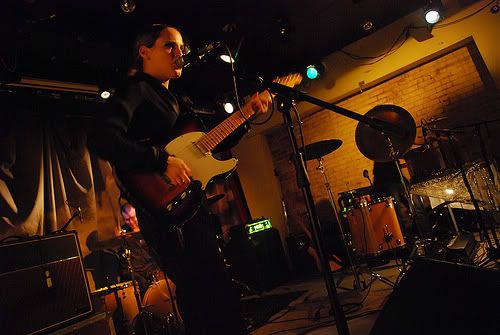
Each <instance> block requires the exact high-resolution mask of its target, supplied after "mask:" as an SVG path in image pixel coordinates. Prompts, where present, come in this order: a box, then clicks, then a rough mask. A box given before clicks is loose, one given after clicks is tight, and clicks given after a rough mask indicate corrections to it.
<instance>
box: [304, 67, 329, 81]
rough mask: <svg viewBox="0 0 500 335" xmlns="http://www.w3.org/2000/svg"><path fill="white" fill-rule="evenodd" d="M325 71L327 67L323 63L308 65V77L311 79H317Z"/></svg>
mask: <svg viewBox="0 0 500 335" xmlns="http://www.w3.org/2000/svg"><path fill="white" fill-rule="evenodd" d="M323 72H325V67H324V66H323V64H321V63H318V64H310V65H308V66H307V67H306V77H307V78H308V79H310V80H314V79H317V78H318V77H320V76H321V75H322V74H323Z"/></svg>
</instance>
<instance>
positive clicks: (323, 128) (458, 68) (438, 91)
mask: <svg viewBox="0 0 500 335" xmlns="http://www.w3.org/2000/svg"><path fill="white" fill-rule="evenodd" d="M471 57H480V55H479V54H478V53H477V48H474V47H473V48H467V47H462V48H460V49H458V50H455V51H453V52H451V53H449V54H446V55H443V56H442V57H440V58H438V59H436V60H434V61H432V62H429V63H426V64H423V65H421V66H419V67H416V68H414V69H412V70H410V71H408V72H405V73H404V74H402V75H400V76H397V77H394V78H392V79H390V80H388V81H385V82H383V83H382V84H380V85H377V86H376V87H373V88H371V89H369V90H365V91H364V92H362V93H359V94H357V95H354V96H352V97H350V98H348V99H345V100H343V101H341V102H338V105H339V106H341V107H344V108H347V109H350V110H353V111H355V112H357V113H360V114H365V113H366V112H368V111H369V110H371V109H372V108H373V107H375V106H376V105H378V104H388V103H393V104H397V105H399V106H402V107H403V108H405V109H407V110H408V111H409V112H410V114H411V115H412V116H413V117H414V119H415V122H416V124H417V125H418V124H420V122H421V120H422V119H424V120H429V119H430V118H432V117H435V116H446V117H447V119H446V122H445V123H443V124H440V126H443V127H453V126H456V125H463V124H465V123H467V122H478V121H480V120H487V119H493V118H495V116H496V115H498V110H497V109H496V108H498V107H495V106H498V104H499V98H498V93H497V92H495V93H496V94H497V96H496V98H495V97H492V96H491V94H487V89H486V87H485V83H483V81H482V79H481V78H485V77H487V76H488V75H489V74H488V73H487V72H486V71H487V69H486V68H481V69H480V70H481V71H482V72H486V73H479V72H478V69H477V68H476V66H475V62H474V61H473V59H472V58H471ZM490 90H491V89H490ZM493 91H494V89H493ZM303 121H304V124H303V128H304V134H305V137H306V143H312V142H316V141H320V140H324V139H331V138H339V139H341V140H342V141H343V144H342V146H341V147H340V148H339V149H338V150H337V151H335V152H334V153H331V154H329V155H327V156H325V157H324V161H323V164H324V166H325V170H326V174H327V177H328V179H329V183H330V186H331V188H332V192H333V194H334V196H335V197H336V196H337V194H338V193H339V192H343V191H347V190H350V189H354V188H359V187H364V186H368V182H367V180H366V179H364V178H363V176H362V171H363V169H367V170H368V171H370V173H371V170H372V168H373V162H372V161H370V160H369V159H367V158H366V157H364V156H363V155H362V154H361V153H360V152H359V150H358V149H357V147H356V143H355V131H356V126H357V124H358V122H357V121H354V120H350V119H348V118H346V117H344V116H341V115H337V114H334V113H332V112H330V111H327V110H324V111H320V112H318V113H316V114H314V115H312V116H310V117H307V118H305V119H303ZM499 128H500V125H498V126H496V127H493V126H492V127H491V129H492V130H493V131H490V133H491V134H492V136H493V137H494V138H492V139H490V141H491V143H498V134H499V131H498V130H499ZM296 131H297V132H296V133H297V135H298V130H297V129H296ZM469 137H470V136H469ZM267 138H268V144H269V146H270V149H271V153H272V155H273V159H274V163H275V166H276V167H277V169H278V170H279V171H280V184H281V187H282V191H283V194H284V195H285V198H287V199H285V201H286V203H287V206H288V208H293V210H290V213H289V219H290V221H289V222H290V225H291V231H297V230H299V228H298V227H297V226H294V225H296V224H297V222H299V220H304V217H303V214H304V212H305V206H304V204H303V202H302V195H301V193H300V191H299V190H298V189H297V186H296V180H295V172H294V169H293V164H290V163H288V162H287V160H288V156H289V153H290V151H291V149H289V143H288V137H287V134H286V131H285V130H284V129H283V128H279V129H278V130H276V131H274V132H272V133H270V134H268V136H267ZM471 138H472V140H471V139H467V140H464V141H463V142H464V144H463V145H464V148H463V149H462V150H463V151H464V152H467V153H468V154H469V155H470V156H474V155H476V154H475V153H476V152H477V151H478V150H477V149H478V148H477V143H476V142H477V139H474V137H473V136H472V137H471ZM471 146H472V147H471ZM474 146H475V147H474ZM497 150H499V149H498V148H497ZM476 156H477V155H476ZM307 165H308V171H309V177H310V180H311V191H312V193H313V195H314V196H315V197H316V198H315V200H316V201H317V200H319V198H326V197H327V192H326V188H325V185H324V180H323V177H322V176H321V174H320V173H319V172H318V171H317V170H316V166H317V162H316V161H310V162H308V163H307Z"/></svg>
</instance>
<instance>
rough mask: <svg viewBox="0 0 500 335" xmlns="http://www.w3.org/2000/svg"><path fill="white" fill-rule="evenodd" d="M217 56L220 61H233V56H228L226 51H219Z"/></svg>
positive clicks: (229, 62)
mask: <svg viewBox="0 0 500 335" xmlns="http://www.w3.org/2000/svg"><path fill="white" fill-rule="evenodd" d="M219 57H220V59H222V61H224V62H226V63H228V64H231V63H234V58H233V57H231V56H229V55H228V54H227V53H221V54H220V56H219Z"/></svg>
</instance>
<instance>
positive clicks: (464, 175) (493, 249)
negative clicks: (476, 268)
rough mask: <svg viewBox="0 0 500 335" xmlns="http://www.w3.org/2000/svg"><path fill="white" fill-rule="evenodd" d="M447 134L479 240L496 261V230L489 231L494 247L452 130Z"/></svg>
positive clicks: (498, 255) (499, 244)
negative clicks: (471, 205)
mask: <svg viewBox="0 0 500 335" xmlns="http://www.w3.org/2000/svg"><path fill="white" fill-rule="evenodd" d="M448 132H449V134H450V144H451V149H452V151H453V155H454V156H455V159H456V160H457V163H458V166H459V167H460V174H461V175H462V179H463V181H464V185H465V187H466V188H467V192H468V193H469V196H470V199H471V201H472V204H473V205H474V209H475V212H476V217H477V219H478V222H479V227H480V229H481V240H482V241H484V240H486V244H487V245H488V257H490V259H492V260H493V259H498V258H500V252H499V251H500V243H499V240H498V236H497V233H496V229H495V227H494V226H493V225H492V227H491V230H492V236H493V240H494V241H495V245H496V246H495V245H493V242H492V241H491V238H490V236H489V232H488V229H487V228H486V226H485V224H484V221H483V216H482V214H481V209H480V208H479V203H478V202H477V199H476V197H475V196H474V192H473V191H472V187H471V185H470V183H469V178H468V177H467V173H466V171H465V167H464V161H463V160H462V157H461V155H460V153H459V152H458V150H457V148H456V138H455V136H454V135H455V134H454V132H453V130H448Z"/></svg>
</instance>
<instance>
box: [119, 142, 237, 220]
mask: <svg viewBox="0 0 500 335" xmlns="http://www.w3.org/2000/svg"><path fill="white" fill-rule="evenodd" d="M204 135H205V133H203V132H189V133H186V134H184V135H181V136H179V137H177V138H175V139H174V140H173V141H171V142H170V143H168V144H167V146H166V147H165V149H166V151H167V152H168V153H169V154H170V155H174V156H176V157H178V158H180V159H182V160H184V162H185V163H186V164H187V166H189V167H190V168H191V171H192V173H193V177H192V181H191V183H189V184H185V185H181V186H174V185H172V184H170V183H169V181H168V179H167V178H166V177H165V176H163V175H161V174H159V173H127V174H126V175H125V176H120V179H121V181H122V183H123V184H124V186H125V188H126V189H127V191H128V192H130V193H131V194H132V195H133V197H134V198H135V199H136V200H137V201H139V202H140V203H141V204H142V205H143V206H144V207H146V208H148V209H149V210H152V211H153V212H159V213H162V214H166V215H169V216H173V217H175V218H183V217H186V216H189V214H191V213H193V212H195V211H196V210H197V209H198V207H199V205H200V200H201V198H202V197H203V193H204V191H205V188H206V187H207V185H208V183H210V181H211V180H213V179H214V178H215V177H217V176H220V175H226V174H229V173H231V172H232V171H234V170H235V169H236V166H237V164H238V160H237V159H235V158H232V159H228V160H225V161H219V160H217V159H215V158H214V157H213V156H212V153H211V152H206V153H205V152H203V151H202V150H200V148H198V147H197V146H196V145H195V142H196V141H198V140H199V139H200V138H201V137H203V136H204Z"/></svg>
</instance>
